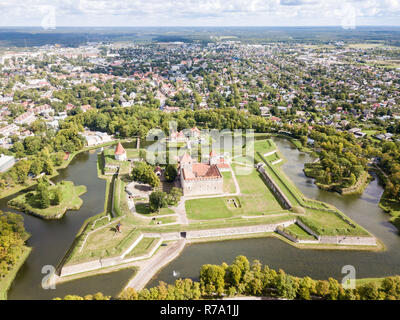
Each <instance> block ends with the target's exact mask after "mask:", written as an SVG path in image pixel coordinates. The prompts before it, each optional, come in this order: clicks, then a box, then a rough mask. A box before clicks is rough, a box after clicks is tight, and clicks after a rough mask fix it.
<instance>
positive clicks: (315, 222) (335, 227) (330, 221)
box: [300, 209, 370, 236]
mask: <svg viewBox="0 0 400 320" xmlns="http://www.w3.org/2000/svg"><path fill="white" fill-rule="evenodd" d="M339 216H342V217H343V218H346V219H347V220H349V221H350V219H349V218H347V217H345V216H344V215H343V214H341V213H339V212H337V214H335V213H334V212H330V211H321V210H317V209H307V216H304V217H300V219H301V220H302V222H304V223H305V224H306V225H307V226H308V227H310V228H311V229H312V230H313V231H315V232H316V233H317V234H320V235H327V236H335V235H354V236H357V235H358V236H369V235H370V234H369V233H368V232H367V231H366V230H364V229H363V228H362V227H360V226H359V225H357V224H355V223H354V222H352V223H353V224H354V225H355V227H353V226H351V225H350V224H348V223H347V222H346V221H344V220H343V219H342V218H340V217H339Z"/></svg>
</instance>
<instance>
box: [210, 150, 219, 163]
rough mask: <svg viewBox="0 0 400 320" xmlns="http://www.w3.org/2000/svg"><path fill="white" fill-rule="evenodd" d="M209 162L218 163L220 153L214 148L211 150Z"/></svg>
mask: <svg viewBox="0 0 400 320" xmlns="http://www.w3.org/2000/svg"><path fill="white" fill-rule="evenodd" d="M209 163H210V165H213V164H218V155H217V153H216V152H215V151H214V150H211V152H210V159H209Z"/></svg>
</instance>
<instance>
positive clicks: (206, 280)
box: [200, 264, 225, 296]
mask: <svg viewBox="0 0 400 320" xmlns="http://www.w3.org/2000/svg"><path fill="white" fill-rule="evenodd" d="M224 278H225V270H224V268H222V267H221V266H216V265H211V264H206V265H203V266H202V268H201V270H200V286H201V288H202V291H203V292H204V293H205V294H207V295H209V296H210V295H212V294H213V293H217V294H218V295H221V294H222V293H223V292H224V287H225V280H224Z"/></svg>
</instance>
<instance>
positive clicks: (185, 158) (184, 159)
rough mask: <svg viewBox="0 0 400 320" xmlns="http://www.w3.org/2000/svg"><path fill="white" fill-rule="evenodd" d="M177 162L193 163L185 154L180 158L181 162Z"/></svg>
mask: <svg viewBox="0 0 400 320" xmlns="http://www.w3.org/2000/svg"><path fill="white" fill-rule="evenodd" d="M179 162H180V163H188V162H193V159H192V157H191V156H190V155H189V154H187V153H185V154H184V155H183V156H182V158H181V161H179Z"/></svg>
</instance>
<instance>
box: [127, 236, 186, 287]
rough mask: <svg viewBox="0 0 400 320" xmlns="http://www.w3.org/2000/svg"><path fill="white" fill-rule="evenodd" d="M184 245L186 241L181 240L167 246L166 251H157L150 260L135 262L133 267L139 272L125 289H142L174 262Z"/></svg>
mask: <svg viewBox="0 0 400 320" xmlns="http://www.w3.org/2000/svg"><path fill="white" fill-rule="evenodd" d="M185 244H186V240H185V239H181V240H179V241H177V242H175V243H173V244H171V245H169V246H168V247H167V249H166V250H160V251H158V252H157V253H156V254H155V255H154V256H153V257H151V258H150V259H148V260H142V261H139V262H137V263H136V264H135V265H134V266H136V267H139V268H140V269H139V272H138V273H137V274H136V275H135V277H134V278H133V279H132V280H131V281H129V283H128V284H127V286H126V287H130V288H134V289H135V290H141V289H143V288H144V287H145V286H146V284H147V283H148V282H149V281H150V280H151V278H153V277H154V276H155V274H156V273H157V272H158V271H159V270H160V269H161V268H162V267H164V266H165V265H167V264H168V263H169V262H171V261H172V260H174V259H175V258H176V257H177V256H178V255H179V254H180V253H181V252H182V250H183V248H184V247H185Z"/></svg>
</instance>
